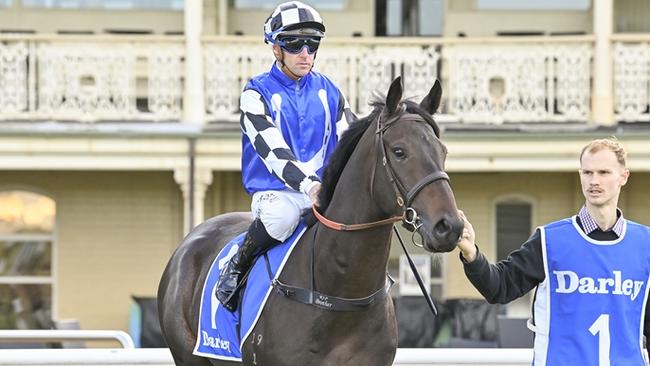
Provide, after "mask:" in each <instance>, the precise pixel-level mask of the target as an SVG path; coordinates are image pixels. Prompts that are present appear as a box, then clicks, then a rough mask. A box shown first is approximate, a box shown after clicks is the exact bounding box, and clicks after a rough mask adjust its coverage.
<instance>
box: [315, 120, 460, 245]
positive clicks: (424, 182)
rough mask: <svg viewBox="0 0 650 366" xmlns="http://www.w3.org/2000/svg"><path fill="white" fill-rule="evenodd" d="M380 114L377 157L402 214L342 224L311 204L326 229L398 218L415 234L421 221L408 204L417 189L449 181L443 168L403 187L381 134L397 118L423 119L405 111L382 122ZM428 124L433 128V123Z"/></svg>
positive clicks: (350, 228) (357, 227) (348, 228)
mask: <svg viewBox="0 0 650 366" xmlns="http://www.w3.org/2000/svg"><path fill="white" fill-rule="evenodd" d="M382 117H383V114H381V115H380V116H379V118H378V121H377V129H376V131H375V144H376V146H377V147H378V149H379V151H381V156H380V157H381V163H382V165H383V166H384V168H385V169H386V174H387V175H388V179H389V180H390V182H391V185H392V186H393V191H394V192H395V196H396V202H397V205H398V206H399V207H403V208H404V209H403V211H402V215H400V216H392V217H389V218H387V219H383V220H379V221H373V222H369V223H362V224H343V223H338V222H335V221H332V220H329V219H327V218H326V217H325V216H323V215H322V214H320V213H319V212H318V210H317V209H316V208H315V207H313V208H312V210H313V212H314V215H315V216H316V218H317V219H318V221H319V222H320V223H321V224H323V225H324V226H326V227H328V228H330V229H333V230H337V231H356V230H365V229H370V228H373V227H377V226H382V225H388V224H392V223H395V222H398V221H402V222H403V223H404V225H405V227H406V228H407V229H408V230H409V231H411V232H413V233H415V232H417V231H418V230H419V229H420V227H421V226H422V221H421V220H420V217H419V215H418V212H417V211H416V210H415V209H414V208H413V207H411V204H412V203H413V201H414V200H415V198H416V197H417V195H418V193H420V191H421V190H422V189H423V188H424V187H426V186H428V185H429V184H431V183H434V182H437V181H439V180H446V181H447V182H449V175H447V173H445V172H444V171H443V170H438V171H435V172H433V173H431V174H429V175H427V176H426V177H424V178H422V179H420V180H419V181H418V182H417V183H416V184H415V185H414V186H413V187H411V188H410V189H407V187H406V186H405V185H404V183H402V181H401V180H400V179H399V177H398V176H397V174H396V173H395V169H394V168H393V166H392V165H391V164H390V160H388V155H387V153H386V143H385V141H384V133H385V132H386V131H387V130H388V129H389V128H391V127H392V126H394V125H395V123H397V121H404V122H409V121H410V122H426V121H425V120H424V119H423V118H422V117H421V116H419V115H417V114H406V115H402V114H400V115H398V116H396V117H394V118H391V119H389V120H388V121H386V122H385V123H382ZM431 127H432V128H433V126H431ZM376 166H377V164H374V165H373V168H372V174H371V181H370V192H371V194H372V191H373V186H374V180H375V175H376V171H375V168H376ZM404 197H406V201H405V200H404Z"/></svg>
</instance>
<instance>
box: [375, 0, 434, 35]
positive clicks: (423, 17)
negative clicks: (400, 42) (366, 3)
mask: <svg viewBox="0 0 650 366" xmlns="http://www.w3.org/2000/svg"><path fill="white" fill-rule="evenodd" d="M444 11H445V4H444V2H443V1H442V0H428V1H417V0H375V35H376V36H440V35H442V31H443V21H444Z"/></svg>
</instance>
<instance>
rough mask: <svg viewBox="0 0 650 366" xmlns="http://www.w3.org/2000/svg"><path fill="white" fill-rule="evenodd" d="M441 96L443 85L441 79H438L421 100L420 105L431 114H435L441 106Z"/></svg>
mask: <svg viewBox="0 0 650 366" xmlns="http://www.w3.org/2000/svg"><path fill="white" fill-rule="evenodd" d="M440 98H442V87H441V86H440V81H439V80H437V79H436V82H435V83H433V86H432V87H431V90H429V94H427V96H426V97H424V99H422V102H420V107H422V108H424V110H425V111H427V112H429V114H434V113H435V112H436V111H437V110H438V107H439V106H440Z"/></svg>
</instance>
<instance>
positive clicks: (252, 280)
mask: <svg viewBox="0 0 650 366" xmlns="http://www.w3.org/2000/svg"><path fill="white" fill-rule="evenodd" d="M306 229H307V225H305V223H304V222H302V221H301V222H300V224H299V225H298V227H297V228H296V230H295V231H294V233H293V234H292V235H291V237H289V238H288V239H287V240H286V241H285V242H284V243H282V244H280V245H277V246H275V247H273V248H272V249H271V250H269V251H268V252H267V256H268V259H269V263H270V265H271V273H272V278H269V272H268V270H267V268H266V263H265V260H264V258H262V257H260V258H259V259H260V260H257V261H256V262H255V264H254V265H253V268H252V269H251V271H250V274H249V277H248V283H247V285H246V290H245V292H244V297H243V299H242V306H241V308H240V309H238V310H236V311H235V312H231V311H228V310H227V309H226V308H224V307H223V306H221V303H220V302H219V301H218V300H217V298H216V297H215V296H214V291H215V287H216V285H217V280H218V279H219V273H221V269H222V268H223V267H224V266H225V265H226V264H227V263H228V261H229V260H230V258H232V256H233V255H234V254H235V253H236V252H237V249H238V248H239V246H240V245H241V243H242V242H243V241H244V237H245V233H244V234H241V235H239V236H237V237H235V238H234V239H232V240H231V241H230V242H229V243H228V244H226V246H225V247H223V249H221V251H220V252H219V254H218V255H217V257H216V258H215V260H214V261H213V262H212V265H210V270H209V271H208V275H207V277H206V279H205V283H204V284H203V291H202V295H201V309H200V315H199V328H198V334H197V339H196V345H195V347H194V352H193V354H195V355H197V356H202V357H209V358H216V359H220V360H228V361H240V362H241V360H242V358H241V346H242V344H243V343H244V342H245V341H246V338H247V337H248V335H249V333H250V332H251V331H252V329H253V327H254V326H255V323H257V320H258V319H259V317H260V314H262V309H264V304H265V303H266V300H267V299H268V297H269V294H270V293H271V290H272V287H271V282H272V280H273V279H275V278H277V277H278V276H279V275H280V273H281V272H282V268H283V267H284V264H285V263H286V261H287V258H289V255H290V254H291V252H292V251H293V248H294V247H295V245H296V243H297V242H298V239H300V237H301V236H302V234H303V233H304V232H305V230H306Z"/></svg>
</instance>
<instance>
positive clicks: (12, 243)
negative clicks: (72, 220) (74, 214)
mask: <svg viewBox="0 0 650 366" xmlns="http://www.w3.org/2000/svg"><path fill="white" fill-rule="evenodd" d="M54 219H55V204H54V201H53V200H52V199H50V198H48V197H45V196H42V195H39V194H36V193H32V192H27V191H0V329H40V328H49V326H50V321H51V319H52V286H53V280H52V251H53V243H54Z"/></svg>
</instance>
